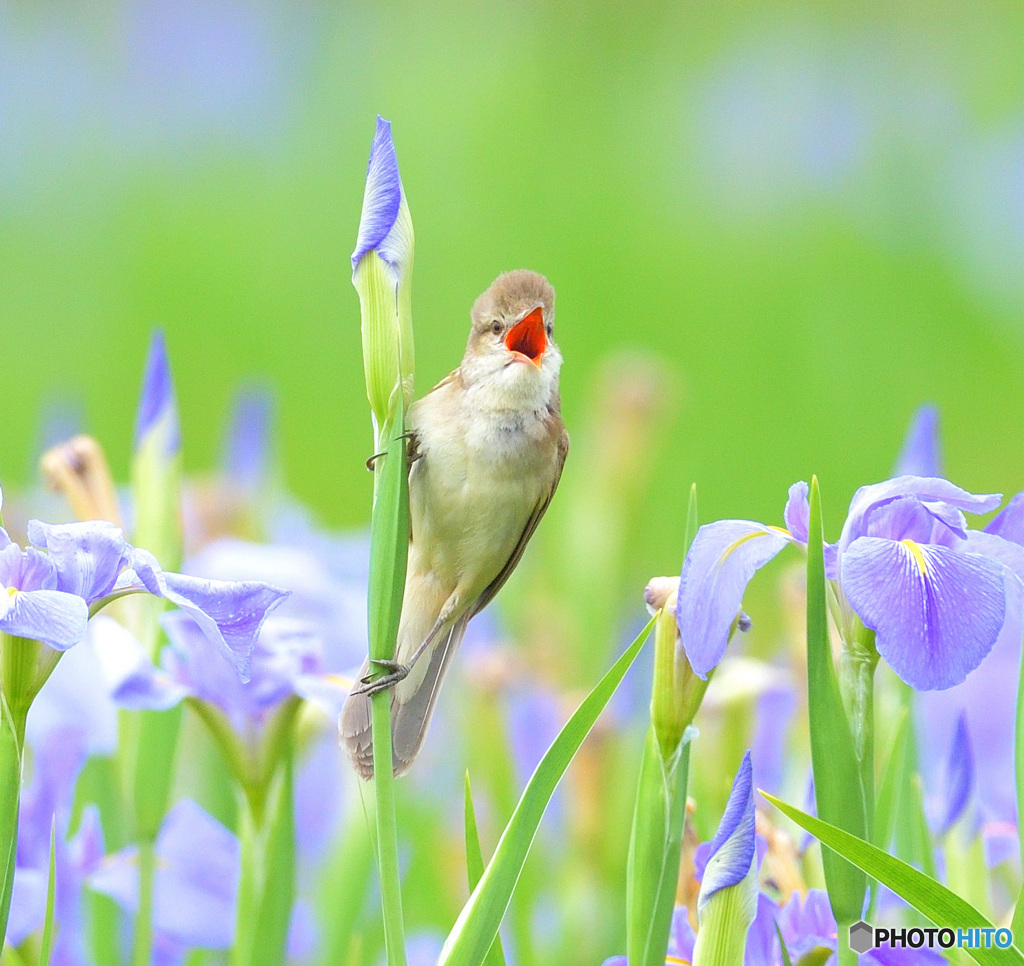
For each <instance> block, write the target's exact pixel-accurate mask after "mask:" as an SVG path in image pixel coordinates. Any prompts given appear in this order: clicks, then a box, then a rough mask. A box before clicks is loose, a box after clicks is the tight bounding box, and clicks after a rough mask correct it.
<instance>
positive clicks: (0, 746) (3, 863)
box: [0, 638, 26, 948]
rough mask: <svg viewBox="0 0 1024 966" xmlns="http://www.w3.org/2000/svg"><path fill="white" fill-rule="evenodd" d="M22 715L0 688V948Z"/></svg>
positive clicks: (13, 842)
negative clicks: (14, 708) (14, 710)
mask: <svg viewBox="0 0 1024 966" xmlns="http://www.w3.org/2000/svg"><path fill="white" fill-rule="evenodd" d="M10 640H11V639H10V638H5V639H4V641H3V644H4V645H7V644H9V643H10ZM25 717H26V715H25V713H23V712H12V710H11V708H10V706H9V705H8V703H7V700H6V697H5V695H4V692H3V690H2V689H0V948H3V944H4V936H5V935H6V933H7V915H8V913H9V912H10V908H11V892H12V890H13V888H14V860H15V855H16V852H17V846H18V799H19V794H20V791H21V772H22V768H21V766H22V761H23V758H24V748H25Z"/></svg>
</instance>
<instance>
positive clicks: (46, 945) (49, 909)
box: [39, 816, 57, 966]
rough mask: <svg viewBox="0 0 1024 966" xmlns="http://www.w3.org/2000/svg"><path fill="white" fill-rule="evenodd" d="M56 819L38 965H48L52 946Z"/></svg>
mask: <svg viewBox="0 0 1024 966" xmlns="http://www.w3.org/2000/svg"><path fill="white" fill-rule="evenodd" d="M56 841H57V819H56V816H55V817H54V818H53V819H51V821H50V872H49V877H48V878H47V880H46V918H45V919H44V920H43V938H42V941H41V942H40V944H39V966H49V963H50V949H51V948H52V947H53V906H54V898H55V896H56V891H57V851H56Z"/></svg>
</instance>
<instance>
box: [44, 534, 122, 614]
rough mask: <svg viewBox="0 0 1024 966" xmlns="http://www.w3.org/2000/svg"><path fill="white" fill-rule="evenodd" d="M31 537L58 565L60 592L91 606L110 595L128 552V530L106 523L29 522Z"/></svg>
mask: <svg viewBox="0 0 1024 966" xmlns="http://www.w3.org/2000/svg"><path fill="white" fill-rule="evenodd" d="M28 538H29V540H31V541H32V543H34V544H35V545H36V546H37V547H42V548H43V549H44V550H46V552H47V554H48V555H49V558H50V560H51V561H52V562H53V564H54V565H55V566H56V568H57V589H59V590H63V591H66V592H67V593H69V594H77V595H78V596H79V597H82V598H84V599H85V600H86V601H87V602H88V603H92V602H93V601H94V600H96V599H98V598H100V597H102V596H104V595H105V594H107V593H109V592H110V589H111V588H112V587H113V586H114V583H115V581H116V580H117V577H118V574H120V572H121V570H122V569H123V568H124V565H125V561H126V554H127V552H128V544H127V543H126V542H125V539H124V531H123V530H121V528H120V527H117V526H114V524H113V523H106V522H104V521H102V520H91V521H89V522H87V523H65V524H56V525H54V524H49V523H43V522H42V521H40V520H29V523H28Z"/></svg>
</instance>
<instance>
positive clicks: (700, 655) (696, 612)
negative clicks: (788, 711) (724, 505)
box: [676, 520, 789, 678]
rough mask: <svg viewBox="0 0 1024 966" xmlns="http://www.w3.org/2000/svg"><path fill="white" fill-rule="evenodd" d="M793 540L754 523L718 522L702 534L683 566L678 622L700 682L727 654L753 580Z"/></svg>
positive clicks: (777, 531) (685, 647)
mask: <svg viewBox="0 0 1024 966" xmlns="http://www.w3.org/2000/svg"><path fill="white" fill-rule="evenodd" d="M788 542H789V537H788V535H787V534H786V533H784V532H783V531H781V530H777V529H775V528H774V527H766V526H764V524H761V523H754V522H753V521H751V520H719V521H718V522H717V523H711V524H708V525H707V526H703V527H701V528H700V529H699V530H698V531H697V536H696V537H695V538H694V540H693V544H692V545H691V547H690V552H689V553H688V554H687V555H686V560H685V561H684V562H683V572H682V575H681V576H680V579H679V599H678V603H677V605H676V620H677V622H678V624H679V633H680V637H681V640H682V642H683V647H684V649H685V650H686V656H687V658H689V661H690V664H691V666H692V667H693V670H694V671H695V672H696V673H697V674H698V675H700V677H701V678H706V677H707V675H708V672H709V671H710V670H711V669H712V668H713V667H714V666H715V665H716V664H718V662H719V661H720V660H721V659H722V655H723V654H724V653H725V647H726V645H727V644H728V643H729V630H730V628H731V627H732V622H733V621H734V620H735V619H736V614H737V613H738V612H739V609H740V605H741V604H742V602H743V592H744V591H745V590H746V588H747V584H748V583H750V578H751V577H753V576H754V573H755V572H756V571H757V570H758V568H760V567H763V566H764V565H765V564H766V563H768V561H769V560H771V559H772V558H773V557H774V556H775V555H776V554H777V553H778V552H779V551H780V550H781V549H782V548H783V547H784V546H786V544H787V543H788Z"/></svg>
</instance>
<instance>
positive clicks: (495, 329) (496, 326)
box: [491, 319, 501, 335]
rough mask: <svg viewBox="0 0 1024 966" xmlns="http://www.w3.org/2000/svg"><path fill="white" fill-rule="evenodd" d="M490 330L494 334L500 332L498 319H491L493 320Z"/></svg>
mask: <svg viewBox="0 0 1024 966" xmlns="http://www.w3.org/2000/svg"><path fill="white" fill-rule="evenodd" d="M491 331H492V332H493V333H494V334H495V335H500V334H501V323H500V322H499V321H498V320H497V319H495V320H494V321H493V322H492V323H491Z"/></svg>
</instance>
